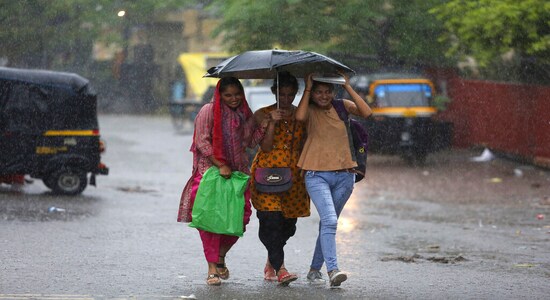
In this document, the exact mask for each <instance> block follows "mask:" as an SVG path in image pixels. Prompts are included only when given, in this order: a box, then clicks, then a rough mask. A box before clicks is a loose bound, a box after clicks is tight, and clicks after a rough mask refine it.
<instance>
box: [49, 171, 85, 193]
mask: <svg viewBox="0 0 550 300" xmlns="http://www.w3.org/2000/svg"><path fill="white" fill-rule="evenodd" d="M44 184H45V185H46V186H47V187H49V188H50V189H52V190H53V192H54V193H56V194H62V195H77V194H80V193H82V191H84V189H85V188H86V186H87V185H88V177H87V176H86V172H84V171H81V170H78V169H67V168H63V169H60V170H57V171H55V172H53V173H52V174H51V175H50V176H49V177H48V178H47V179H46V180H44Z"/></svg>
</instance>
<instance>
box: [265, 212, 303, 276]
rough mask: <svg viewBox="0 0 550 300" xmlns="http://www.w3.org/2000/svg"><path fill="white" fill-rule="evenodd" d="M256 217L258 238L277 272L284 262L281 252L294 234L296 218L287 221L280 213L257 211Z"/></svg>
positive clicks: (282, 252)
mask: <svg viewBox="0 0 550 300" xmlns="http://www.w3.org/2000/svg"><path fill="white" fill-rule="evenodd" d="M256 216H258V220H260V230H259V231H258V236H259V237H260V241H262V244H264V246H265V248H266V249H267V258H268V259H269V262H270V263H271V265H272V266H273V268H274V269H275V271H277V272H279V269H281V266H282V265H283V262H284V261H285V252H284V250H283V248H284V246H285V245H286V241H288V239H289V238H290V237H291V236H293V235H294V234H295V233H296V221H298V219H297V218H292V219H287V218H285V217H284V216H283V213H282V212H280V211H257V212H256Z"/></svg>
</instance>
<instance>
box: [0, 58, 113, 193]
mask: <svg viewBox="0 0 550 300" xmlns="http://www.w3.org/2000/svg"><path fill="white" fill-rule="evenodd" d="M104 149H105V148H104V145H103V143H102V141H101V140H100V134H99V125H98V120H97V96H96V93H95V92H94V91H93V89H92V88H91V87H90V84H89V82H88V80H87V79H85V78H83V77H81V76H79V75H76V74H72V73H62V72H53V71H42V70H23V69H12V68H0V176H6V175H15V174H17V175H27V174H28V175H30V176H31V177H33V178H39V179H42V181H43V182H44V184H45V185H46V186H47V187H48V188H50V189H52V190H53V191H54V192H55V193H59V194H66V195H76V194H80V193H81V192H82V191H83V190H84V189H85V188H86V186H87V185H88V174H90V177H89V183H90V184H91V185H95V176H96V174H103V175H106V174H108V168H107V167H106V166H105V165H104V164H102V163H101V152H103V151H104Z"/></svg>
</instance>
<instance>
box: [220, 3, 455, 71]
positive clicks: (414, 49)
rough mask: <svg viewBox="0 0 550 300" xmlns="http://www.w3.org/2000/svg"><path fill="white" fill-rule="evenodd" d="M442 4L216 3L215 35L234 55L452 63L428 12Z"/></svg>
mask: <svg viewBox="0 0 550 300" xmlns="http://www.w3.org/2000/svg"><path fill="white" fill-rule="evenodd" d="M442 2H443V1H441V0H425V1H420V0H418V1H411V0H370V1H364V0H348V1H338V0H271V1H254V0H218V1H213V3H212V4H211V6H210V7H212V8H213V10H214V11H215V12H217V13H218V14H219V15H220V17H221V18H222V22H221V24H220V26H219V27H218V29H217V31H216V32H215V34H221V35H222V36H224V41H225V43H226V47H227V48H228V50H230V51H234V52H240V51H244V50H250V49H270V48H273V47H278V48H284V49H305V50H313V51H317V52H322V53H337V54H339V56H341V57H344V58H345V57H348V58H349V57H359V58H362V60H363V61H370V62H371V63H374V64H376V65H382V66H388V65H396V64H397V65H419V64H430V65H433V64H439V65H441V64H445V63H449V60H448V59H446V58H445V57H444V55H443V53H444V51H445V49H444V48H443V45H440V44H439V43H438V41H437V38H438V36H439V35H440V34H442V32H441V30H442V26H441V24H440V23H439V21H438V20H437V19H436V18H435V17H434V16H433V15H431V14H430V13H429V12H428V11H429V9H431V8H432V7H434V6H435V5H436V4H441V3H442Z"/></svg>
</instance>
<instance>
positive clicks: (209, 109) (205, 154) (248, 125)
mask: <svg viewBox="0 0 550 300" xmlns="http://www.w3.org/2000/svg"><path fill="white" fill-rule="evenodd" d="M243 101H244V100H243ZM215 103H216V102H214V101H213V102H210V103H208V104H206V105H204V106H203V107H202V109H201V110H200V112H199V114H198V115H197V117H196V119H195V133H194V138H193V144H192V145H191V149H190V150H191V151H192V152H193V173H192V176H191V178H190V179H189V181H188V182H187V184H186V185H185V188H184V189H183V192H182V195H181V200H180V205H179V211H178V218H177V220H178V222H191V211H192V209H193V203H194V200H195V196H196V194H197V190H198V187H199V183H200V180H201V178H202V176H203V174H204V173H205V172H206V170H208V168H210V167H211V166H212V165H213V164H212V162H211V160H210V159H209V157H210V156H212V155H214V149H213V142H212V132H213V127H214V112H213V111H214V109H213V106H214V105H215ZM221 107H222V109H221V113H222V118H221V119H222V132H223V152H224V158H225V163H226V164H227V165H228V166H229V167H230V168H231V170H233V171H241V172H243V173H245V174H250V170H249V159H248V154H247V153H246V148H247V147H250V148H253V147H254V146H255V145H257V144H258V142H259V141H260V140H261V138H262V136H263V134H264V131H263V130H262V129H261V128H260V127H256V126H255V122H254V118H253V117H251V116H249V117H248V118H246V117H245V115H244V114H242V112H241V111H240V110H232V109H231V108H229V107H227V106H226V105H225V104H223V103H222V104H221ZM244 198H245V207H244V218H243V224H244V225H245V226H246V224H248V222H249V221H250V215H251V214H252V210H251V203H250V191H249V188H248V187H247V189H246V191H245V194H244ZM198 231H199V234H200V237H201V240H202V244H203V249H204V255H205V257H206V260H207V261H208V262H212V263H215V262H218V259H219V250H220V247H222V246H231V245H233V244H235V242H237V240H238V237H236V236H229V235H223V234H217V233H212V232H206V231H203V230H200V229H199V230H198Z"/></svg>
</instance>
